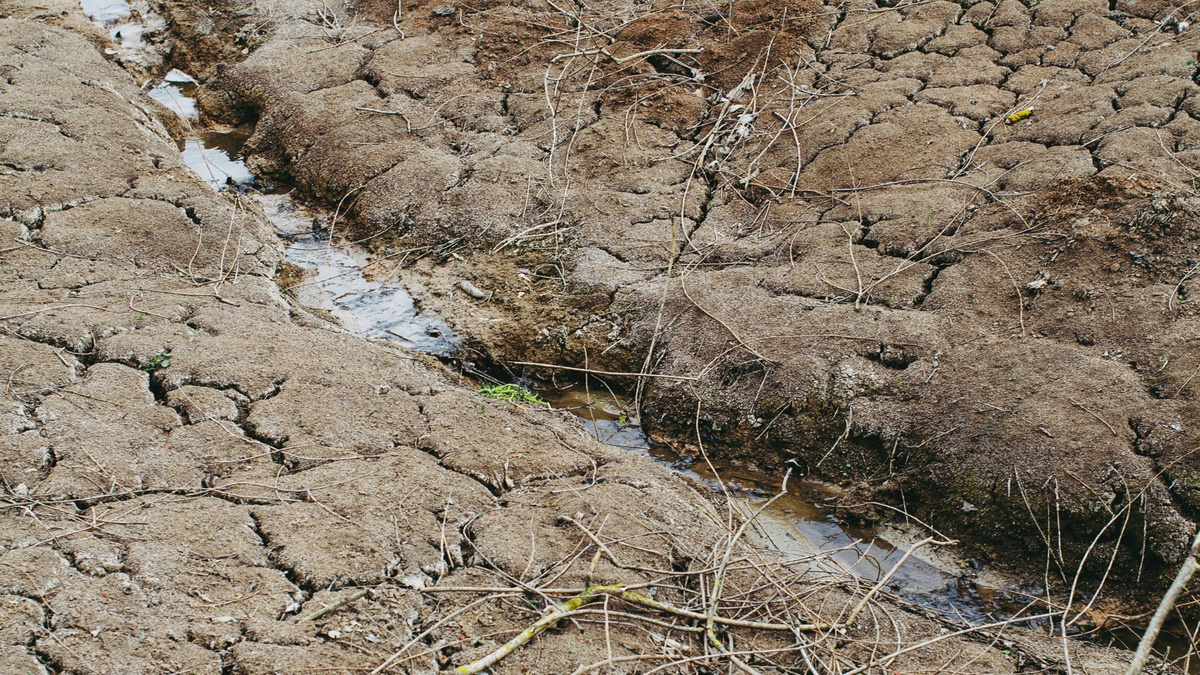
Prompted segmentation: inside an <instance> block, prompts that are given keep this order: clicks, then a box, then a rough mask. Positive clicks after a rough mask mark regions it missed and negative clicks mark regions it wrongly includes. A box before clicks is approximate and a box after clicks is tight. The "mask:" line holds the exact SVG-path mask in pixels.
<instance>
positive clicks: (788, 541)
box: [81, 0, 1037, 621]
mask: <svg viewBox="0 0 1200 675" xmlns="http://www.w3.org/2000/svg"><path fill="white" fill-rule="evenodd" d="M81 4H82V7H83V9H84V11H85V13H87V14H88V16H89V17H90V18H91V19H92V20H93V21H94V22H96V23H97V24H98V25H100V26H101V27H103V28H104V29H105V30H106V31H107V32H108V34H109V36H110V37H111V38H112V39H113V42H114V44H116V45H118V46H116V47H114V48H113V49H110V50H109V53H110V55H111V56H114V57H115V58H117V59H118V60H121V59H122V57H123V56H126V55H129V58H136V54H134V53H133V52H135V51H136V50H137V49H138V43H139V42H140V41H141V40H142V35H143V31H144V29H145V26H144V25H143V24H139V23H137V21H135V20H133V18H132V17H133V13H132V12H131V10H130V7H129V5H128V4H126V2H125V0H82V2H81ZM196 86H197V84H196V82H195V80H193V79H192V78H191V77H190V76H188V75H187V74H186V73H183V72H180V71H178V70H171V71H170V72H168V73H166V74H165V75H164V76H163V77H161V78H159V79H153V80H149V81H147V82H146V83H145V85H144V89H145V90H146V91H147V93H148V95H149V96H151V97H152V98H154V99H155V100H157V101H159V102H160V103H162V104H163V105H164V106H166V107H167V108H169V109H170V110H172V111H174V112H175V113H176V114H177V115H179V116H180V118H182V119H183V120H184V121H185V123H186V124H185V126H186V127H187V128H189V129H190V130H191V131H190V132H189V134H188V138H187V139H186V141H185V143H184V145H183V147H182V148H181V153H182V156H183V159H184V161H185V162H186V164H187V165H188V166H189V167H190V168H191V169H192V170H193V171H195V172H196V174H197V175H199V176H200V177H202V178H203V179H204V180H206V181H207V182H208V183H209V185H210V186H212V187H213V189H215V190H222V189H233V190H237V191H238V192H239V193H240V194H242V195H245V196H247V197H249V198H252V199H254V200H256V201H257V203H258V204H259V205H260V206H261V207H262V209H263V212H264V213H265V214H266V216H267V218H268V219H270V221H271V222H272V223H273V224H274V226H275V228H276V231H277V233H278V234H279V236H280V238H281V239H283V240H284V241H285V242H286V248H285V251H286V259H287V260H288V261H289V262H291V263H292V264H294V265H297V266H298V267H301V268H303V269H305V270H307V271H308V272H309V276H308V277H307V278H305V279H304V280H303V281H302V282H300V283H299V284H297V285H296V286H294V287H292V291H293V292H294V293H295V295H296V297H297V299H298V300H299V301H300V302H301V303H303V304H304V305H306V306H308V307H311V308H315V309H320V310H323V311H325V312H327V313H328V314H330V315H332V316H334V317H336V318H337V319H338V321H340V322H341V324H342V326H343V327H344V328H345V329H346V330H348V331H351V332H354V333H356V334H360V335H364V336H367V337H370V338H375V339H382V340H387V341H390V342H393V343H395V344H398V345H400V346H402V347H405V348H408V349H413V350H418V351H423V352H427V353H430V354H434V355H437V356H439V357H449V356H451V355H452V354H453V353H454V351H455V349H456V340H455V337H454V335H453V333H452V331H451V329H450V328H449V326H448V325H447V324H446V323H445V322H444V321H442V320H441V319H439V318H438V317H434V316H430V315H428V314H425V313H423V312H421V311H420V310H419V309H418V308H417V306H416V304H415V303H414V301H413V298H412V297H411V296H410V295H409V293H408V292H407V291H406V290H405V287H404V285H403V283H402V281H401V280H400V279H397V278H396V277H395V275H394V274H393V275H391V276H387V277H386V278H384V279H383V280H382V281H380V280H377V277H376V276H375V275H368V274H366V273H365V270H366V268H367V267H368V265H369V264H370V262H371V259H372V257H371V255H370V254H369V253H368V252H367V251H366V250H363V249H360V248H356V247H354V246H344V245H341V244H337V243H333V242H330V241H329V240H328V238H327V237H326V235H325V232H326V228H327V224H326V221H327V215H326V214H323V213H320V212H318V211H316V210H315V209H310V208H308V207H306V206H305V205H304V204H301V203H299V202H298V201H296V200H294V199H293V198H292V195H291V192H290V190H289V189H288V188H287V187H286V186H283V185H279V184H278V183H274V182H272V181H269V180H260V179H259V178H258V177H257V176H255V175H254V174H253V172H252V171H250V170H249V168H247V166H246V163H245V161H244V160H245V158H244V156H243V153H242V148H243V145H244V144H245V142H246V140H247V139H248V138H249V136H250V134H251V130H249V129H245V128H235V129H218V128H208V129H205V128H203V127H202V126H201V124H200V120H199V118H198V115H197V111H196V105H195V102H194V99H193V95H194V92H195V88H196ZM591 384H592V386H593V387H595V386H600V385H599V383H598V382H595V381H593V382H591ZM619 394H620V392H612V391H608V390H604V391H598V390H596V389H590V390H589V389H587V388H586V387H585V383H581V382H575V383H574V384H572V385H570V386H568V387H567V388H565V389H562V390H554V391H538V395H539V396H541V397H543V398H544V399H546V400H547V401H548V402H549V403H550V405H551V407H554V408H559V409H564V410H568V411H570V412H571V413H573V414H575V415H576V416H577V417H578V419H579V421H580V423H581V424H582V425H583V426H584V427H585V428H586V429H587V430H588V432H589V433H591V434H593V435H594V436H595V437H596V438H597V439H598V440H600V441H601V442H604V443H607V444H609V445H612V446H616V447H620V448H623V449H625V450H627V451H629V452H632V453H635V454H638V455H642V456H645V457H648V458H650V459H651V460H653V461H655V462H658V463H660V464H662V465H665V466H668V467H670V468H671V469H672V470H674V471H676V472H678V473H681V474H683V475H685V476H687V477H689V478H691V479H692V480H693V481H695V483H696V484H698V485H701V486H703V487H706V488H707V489H709V490H711V491H713V492H715V493H720V492H721V491H723V490H728V491H729V492H730V494H731V496H732V497H734V499H735V501H736V502H738V504H739V505H740V508H742V509H743V510H744V511H752V510H754V509H755V508H757V507H758V506H760V505H762V504H763V503H764V502H765V501H766V500H768V499H770V498H771V497H772V496H774V495H775V494H776V493H777V492H778V490H779V480H780V479H779V477H777V476H771V475H768V474H765V473H762V472H759V471H755V470H753V469H750V468H746V467H741V466H734V465H731V464H724V463H712V464H709V463H707V462H695V461H691V460H689V459H687V458H684V457H681V456H679V455H677V454H675V453H674V452H672V451H671V450H670V448H668V447H665V446H662V445H658V444H654V443H651V442H650V441H649V440H648V439H647V436H646V434H645V433H644V432H643V430H642V428H641V426H640V425H639V423H638V420H637V419H636V418H634V417H633V416H632V412H631V406H629V405H628V404H627V403H626V402H624V401H623V400H622V398H621V396H619ZM841 498H842V495H841V493H840V492H839V491H838V490H837V489H836V488H835V487H833V486H830V485H828V484H824V483H819V482H816V481H812V480H809V479H806V478H799V479H793V480H792V481H791V483H790V484H789V489H788V494H787V495H786V496H784V497H783V498H781V499H779V500H777V501H776V502H775V503H774V504H772V505H771V506H770V507H769V508H767V509H766V510H765V511H764V512H763V513H762V514H761V515H760V516H759V517H758V518H757V519H756V529H757V530H758V535H759V536H760V538H761V539H762V540H763V541H764V542H765V543H767V544H768V545H770V546H772V547H774V548H776V549H778V550H779V551H781V552H783V553H784V554H787V555H795V556H796V557H809V556H811V555H813V554H814V553H816V552H819V551H826V552H829V556H828V558H827V559H828V560H829V561H830V562H831V563H832V564H834V565H837V566H840V567H841V568H843V569H845V570H849V571H851V572H853V573H854V574H856V575H858V576H860V577H862V578H863V579H864V580H867V581H873V580H876V579H878V578H879V577H880V576H881V575H882V574H884V573H886V572H887V571H888V570H889V569H890V568H891V567H892V566H893V565H895V563H896V561H897V560H899V559H900V558H901V557H902V556H903V555H904V553H905V551H906V550H907V546H909V545H911V543H912V542H913V541H914V540H915V538H916V537H915V536H913V533H911V532H910V531H909V530H907V529H906V528H904V527H902V526H901V525H902V524H901V523H897V524H896V525H894V526H886V527H882V528H856V527H853V526H851V525H849V524H847V523H845V522H843V521H841V520H840V519H839V518H838V517H837V515H836V510H835V509H834V508H833V507H834V506H835V505H836V504H837V502H838V501H839V500H840V499H841ZM999 586H1001V584H999V583H990V582H989V583H984V582H983V580H981V579H980V578H979V577H978V574H977V571H976V570H973V569H972V568H971V566H969V565H965V564H963V563H961V562H960V561H955V560H953V559H951V558H949V557H946V558H943V557H942V556H941V555H938V554H935V553H932V552H930V551H928V550H926V549H922V550H921V551H919V552H918V553H916V554H915V555H914V556H913V557H912V558H910V559H909V560H908V561H906V562H905V564H904V565H903V567H902V568H901V569H900V570H899V572H898V573H897V574H896V576H895V577H894V578H893V580H892V583H891V584H890V586H889V589H888V590H889V591H890V592H891V593H892V594H893V595H895V596H897V597H899V598H901V599H903V600H906V601H909V602H913V603H916V604H919V605H921V606H924V607H927V608H931V609H934V610H936V611H938V612H941V613H943V614H946V615H948V616H951V617H955V618H961V619H964V620H968V621H977V620H979V619H983V618H986V617H990V616H995V615H1004V614H1009V613H1011V609H1012V608H1013V607H1014V605H1015V606H1018V607H1019V606H1020V605H1021V604H1024V601H1027V600H1028V598H1029V596H1027V595H1024V594H1023V593H1020V592H1017V591H1011V590H1006V591H1000V590H997V587H999ZM1031 592H1032V593H1036V592H1037V590H1036V589H1032V590H1031Z"/></svg>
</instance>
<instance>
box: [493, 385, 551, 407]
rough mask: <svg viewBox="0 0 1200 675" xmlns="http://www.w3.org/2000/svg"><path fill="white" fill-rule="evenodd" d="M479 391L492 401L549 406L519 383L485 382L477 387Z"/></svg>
mask: <svg viewBox="0 0 1200 675" xmlns="http://www.w3.org/2000/svg"><path fill="white" fill-rule="evenodd" d="M479 393H480V394H481V395H483V397H484V398H490V399H492V400H493V401H508V402H509V403H532V404H534V405H544V406H546V407H550V404H549V403H547V402H545V401H543V400H542V399H540V398H538V396H537V394H534V393H533V392H532V391H529V390H528V389H526V388H525V387H522V386H521V385H519V384H485V385H483V386H481V387H480V388H479Z"/></svg>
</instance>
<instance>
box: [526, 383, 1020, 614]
mask: <svg viewBox="0 0 1200 675" xmlns="http://www.w3.org/2000/svg"><path fill="white" fill-rule="evenodd" d="M597 385H599V383H598V382H596V383H595V384H593V385H592V388H591V389H590V391H589V390H587V389H585V387H584V385H583V384H582V383H575V384H573V385H571V386H569V387H567V388H565V389H561V390H555V389H548V390H540V391H538V395H539V396H541V397H542V398H544V399H545V400H547V401H548V402H549V403H550V405H551V406H552V407H554V408H559V409H563V410H568V411H570V412H572V413H573V414H575V415H576V416H577V417H578V418H579V421H580V423H581V424H582V425H583V426H584V427H585V428H587V430H588V431H589V433H591V434H592V435H593V436H595V437H596V438H597V439H598V440H600V441H601V442H603V443H607V444H609V445H614V446H618V447H622V448H625V449H627V450H629V451H631V452H634V453H635V454H639V455H642V456H645V457H649V458H651V459H653V460H654V461H656V462H658V463H660V464H663V465H665V466H668V467H670V468H671V469H673V470H674V471H676V472H679V473H682V474H684V475H686V476H688V477H689V478H691V479H693V480H694V481H696V482H697V483H699V484H701V485H704V486H706V487H708V489H710V490H712V491H713V493H715V494H720V493H721V492H722V489H721V485H722V483H723V484H724V486H725V488H726V489H727V490H729V492H730V494H731V495H732V496H734V497H735V498H736V499H737V500H738V501H739V503H740V506H741V510H742V511H743V513H744V515H749V514H752V513H753V512H754V511H755V510H756V509H757V508H758V507H760V506H762V504H763V503H765V502H766V501H767V500H769V499H771V498H772V497H774V496H775V495H776V494H778V492H779V488H780V478H779V477H774V476H770V475H767V474H765V473H762V472H760V471H755V470H752V469H748V468H745V467H738V466H733V465H730V464H728V463H724V462H713V463H712V464H711V466H710V464H709V463H708V462H705V461H695V460H694V459H691V458H687V457H683V456H680V455H679V454H677V453H675V452H673V451H672V450H671V449H670V448H669V447H667V446H665V445H662V444H657V443H651V442H650V441H649V440H648V439H647V438H646V435H645V434H644V433H643V432H642V428H641V425H640V424H639V423H638V420H637V419H636V418H634V417H632V415H633V412H632V406H631V405H629V404H628V403H627V402H626V401H623V400H622V399H621V398H620V396H618V395H617V392H615V391H612V390H608V389H606V388H605V387H604V386H603V385H599V386H597ZM714 472H715V473H714ZM718 477H719V479H718ZM841 498H842V494H841V493H840V492H838V491H837V490H836V488H834V487H833V486H831V485H828V484H826V483H821V482H818V481H813V480H809V479H806V478H795V477H793V478H792V479H791V480H790V481H789V483H788V492H787V494H786V495H784V496H783V497H781V498H779V499H778V500H776V501H775V502H774V503H773V504H771V505H770V506H769V507H768V508H767V509H766V510H765V511H763V513H762V514H760V515H759V516H758V517H757V518H756V519H755V526H756V530H757V531H758V533H759V535H760V536H762V537H763V538H764V539H766V540H767V541H768V542H769V543H770V544H771V545H773V546H774V548H776V549H778V550H779V551H782V552H783V553H784V554H787V555H790V556H794V557H795V558H797V559H799V558H809V557H811V556H812V555H813V554H815V553H818V552H826V553H827V554H828V555H827V556H823V559H824V560H825V561H827V562H826V563H825V564H827V565H829V564H832V566H834V567H836V569H837V571H843V570H844V571H848V572H850V573H852V574H854V575H856V576H858V577H860V578H862V579H864V580H866V581H877V580H878V579H879V578H880V577H882V576H883V575H884V574H886V573H887V572H888V571H889V570H890V569H891V568H892V567H893V566H894V565H895V564H896V562H897V561H899V560H900V558H901V557H903V556H904V554H905V552H906V551H907V547H906V546H901V545H897V544H896V543H893V542H892V541H889V540H888V539H887V538H885V537H883V536H881V535H880V534H879V532H878V531H877V530H876V529H873V528H861V527H854V526H852V525H850V524H848V523H846V522H845V521H843V520H840V519H839V518H838V517H837V515H836V514H835V512H834V509H833V508H832V507H833V506H834V505H835V504H836V502H837V501H838V500H840V499H841ZM827 570H828V568H827ZM828 571H833V570H828ZM888 590H889V591H891V592H892V593H894V594H895V595H897V596H899V597H901V598H903V599H905V600H910V601H912V602H917V603H920V604H922V605H925V606H927V607H931V608H933V609H936V610H938V611H940V612H943V613H945V614H948V615H950V616H955V617H962V618H965V619H970V620H974V619H980V618H983V617H985V616H987V615H989V614H990V613H994V612H1002V611H1003V610H1002V607H1001V606H1000V603H999V598H998V597H997V594H996V591H995V590H994V589H991V588H988V587H986V586H982V585H979V584H977V583H975V581H974V580H973V579H972V575H971V573H970V572H969V571H968V570H963V569H955V567H954V566H952V565H950V564H949V563H948V561H942V560H933V559H932V558H930V557H929V556H928V553H927V552H926V551H925V550H924V549H921V550H918V551H917V552H916V553H915V554H914V555H913V556H912V557H910V558H909V559H908V560H907V561H905V563H904V565H903V566H901V567H900V569H899V570H898V571H897V573H896V574H895V575H894V576H893V577H892V581H891V582H890V587H889V589H888Z"/></svg>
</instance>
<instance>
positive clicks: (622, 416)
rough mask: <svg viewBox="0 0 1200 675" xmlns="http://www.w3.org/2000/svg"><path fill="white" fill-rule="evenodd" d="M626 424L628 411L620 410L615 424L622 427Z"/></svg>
mask: <svg viewBox="0 0 1200 675" xmlns="http://www.w3.org/2000/svg"><path fill="white" fill-rule="evenodd" d="M626 424H629V413H627V412H625V411H624V410H622V411H621V413H620V414H619V415H617V426H619V427H623V426H625V425H626Z"/></svg>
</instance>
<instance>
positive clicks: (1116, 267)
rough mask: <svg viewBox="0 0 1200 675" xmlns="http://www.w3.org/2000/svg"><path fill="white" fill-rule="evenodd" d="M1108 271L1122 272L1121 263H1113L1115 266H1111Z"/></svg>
mask: <svg viewBox="0 0 1200 675" xmlns="http://www.w3.org/2000/svg"><path fill="white" fill-rule="evenodd" d="M1108 271H1109V272H1120V271H1121V263H1113V264H1111V265H1109V266H1108Z"/></svg>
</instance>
